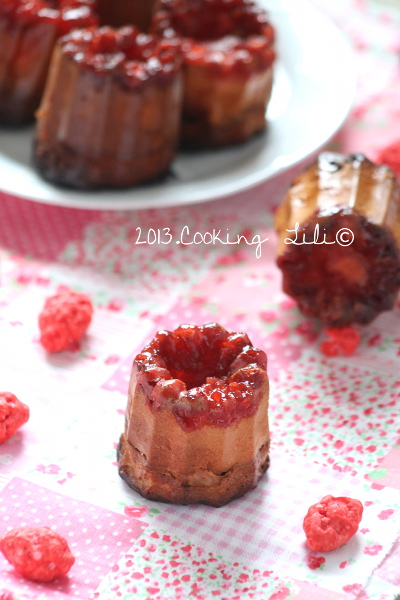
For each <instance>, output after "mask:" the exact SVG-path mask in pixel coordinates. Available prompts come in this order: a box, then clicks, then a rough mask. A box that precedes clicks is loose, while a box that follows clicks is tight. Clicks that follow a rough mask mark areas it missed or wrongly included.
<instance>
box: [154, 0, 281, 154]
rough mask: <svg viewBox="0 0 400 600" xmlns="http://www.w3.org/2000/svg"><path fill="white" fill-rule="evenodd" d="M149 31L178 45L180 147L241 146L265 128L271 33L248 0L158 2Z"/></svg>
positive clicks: (259, 11)
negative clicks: (180, 64)
mask: <svg viewBox="0 0 400 600" xmlns="http://www.w3.org/2000/svg"><path fill="white" fill-rule="evenodd" d="M151 31H153V32H155V33H157V34H159V35H163V36H164V37H166V38H171V39H173V38H174V37H175V36H177V37H179V38H181V39H183V47H184V84H185V97H184V104H183V122H182V142H183V145H184V146H186V147H193V148H201V147H203V148H207V147H218V146H226V145H229V144H236V143H240V142H243V141H245V140H247V139H248V138H250V137H251V136H252V135H254V134H255V133H258V132H260V131H262V130H263V129H264V128H265V125H266V117H265V114H266V109H267V105H268V102H269V100H270V97H271V91H272V80H273V73H272V64H273V62H274V59H275V52H274V48H273V43H274V30H273V28H272V26H271V25H270V23H269V22H268V19H267V15H266V13H265V12H264V11H263V10H262V9H261V8H260V7H258V6H257V5H256V4H255V3H254V2H252V1H251V0H162V1H161V3H160V8H159V10H158V11H157V12H156V14H155V17H154V19H153V22H152V26H151Z"/></svg>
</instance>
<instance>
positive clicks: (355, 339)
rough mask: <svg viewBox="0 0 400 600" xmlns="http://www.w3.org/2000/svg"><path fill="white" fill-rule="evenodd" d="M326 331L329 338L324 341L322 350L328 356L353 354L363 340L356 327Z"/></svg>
mask: <svg viewBox="0 0 400 600" xmlns="http://www.w3.org/2000/svg"><path fill="white" fill-rule="evenodd" d="M325 333H326V335H327V336H328V338H329V340H326V341H325V342H322V344H321V352H322V353H323V354H325V355H326V356H339V355H342V354H344V355H345V356H351V355H352V354H354V352H355V351H356V350H357V348H358V346H359V345H360V342H361V335H360V332H359V331H358V330H357V329H355V328H354V327H350V326H349V327H339V328H337V329H325Z"/></svg>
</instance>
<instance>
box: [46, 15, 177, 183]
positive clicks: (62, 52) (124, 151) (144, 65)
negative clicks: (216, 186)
mask: <svg viewBox="0 0 400 600" xmlns="http://www.w3.org/2000/svg"><path fill="white" fill-rule="evenodd" d="M180 67H181V51H180V46H179V44H177V43H175V42H174V41H169V40H156V39H154V38H153V37H152V36H147V35H145V34H143V33H140V32H139V30H138V29H136V28H134V27H123V28H121V29H119V30H115V29H112V28H110V27H102V28H101V29H95V28H92V29H86V30H81V31H75V32H73V33H71V34H70V35H68V36H66V37H64V38H62V39H61V40H60V41H59V42H58V44H57V46H56V49H55V52H54V55H53V60H52V63H51V68H50V74H49V78H48V82H47V85H46V89H45V93H44V96H43V100H42V103H41V106H40V108H39V110H38V112H37V119H38V122H37V127H36V135H35V142H34V162H35V165H36V167H37V169H38V170H39V172H40V173H41V174H42V175H43V177H44V178H46V179H48V180H49V181H52V182H55V183H59V184H63V185H66V186H71V187H76V188H101V187H105V188H113V187H115V188H117V187H126V186H130V185H134V184H137V183H141V182H145V181H149V180H152V179H156V178H158V177H160V176H162V175H164V174H165V173H166V172H167V171H168V168H169V165H170V163H171V161H172V160H173V158H174V156H175V153H176V149H177V145H178V135H179V120H180V111H181V103H182V79H181V72H180Z"/></svg>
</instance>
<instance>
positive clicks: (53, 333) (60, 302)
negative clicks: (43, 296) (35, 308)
mask: <svg viewBox="0 0 400 600" xmlns="http://www.w3.org/2000/svg"><path fill="white" fill-rule="evenodd" d="M92 315H93V306H92V303H91V301H90V299H89V298H88V296H86V295H85V294H81V293H78V292H72V291H70V290H68V289H66V290H62V291H60V292H59V293H58V294H55V295H54V296H51V297H50V298H47V300H46V302H45V305H44V307H43V310H42V312H41V313H40V315H39V328H40V332H41V337H40V343H41V344H42V346H44V348H45V349H46V350H47V351H48V352H61V351H62V350H68V348H70V347H71V346H72V345H73V344H74V343H76V342H79V340H80V339H82V337H83V336H84V335H85V333H86V330H87V328H88V327H89V325H90V322H91V320H92Z"/></svg>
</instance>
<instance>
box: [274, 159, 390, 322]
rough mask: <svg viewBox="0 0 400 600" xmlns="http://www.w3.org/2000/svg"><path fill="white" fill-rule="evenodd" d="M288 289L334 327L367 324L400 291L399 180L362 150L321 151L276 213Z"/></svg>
mask: <svg viewBox="0 0 400 600" xmlns="http://www.w3.org/2000/svg"><path fill="white" fill-rule="evenodd" d="M276 228H277V231H278V235H279V247H278V266H279V268H280V269H281V270H282V275H283V290H284V291H285V292H286V293H287V294H288V295H289V296H292V297H293V298H294V299H295V300H296V301H297V303H298V306H299V308H300V310H301V311H302V312H303V313H304V314H305V315H306V316H308V317H316V318H318V319H320V320H321V321H322V322H323V323H324V324H325V325H327V326H329V327H343V326H346V325H351V324H353V323H359V324H362V325H366V324H368V323H370V322H371V321H372V320H373V319H375V318H376V317H377V316H378V315H379V314H380V313H381V312H382V311H386V310H390V309H391V308H393V306H394V305H395V302H396V299H397V295H398V293H399V291H400V186H399V183H398V181H397V178H396V175H395V174H394V173H393V171H391V170H390V169H389V168H388V167H386V166H383V165H376V164H374V163H372V162H371V161H369V160H368V159H367V158H365V156H363V155H362V154H353V155H349V156H345V155H342V154H335V153H330V152H325V153H322V154H321V155H320V157H319V159H318V161H317V162H316V163H315V164H313V165H312V166H311V167H309V168H308V169H307V170H306V171H305V172H304V173H303V174H302V175H300V176H299V177H298V178H297V179H296V180H295V181H294V183H293V185H292V187H291V188H290V190H289V192H288V194H287V196H286V198H285V200H284V202H283V204H282V206H281V207H280V208H279V210H278V212H277V215H276Z"/></svg>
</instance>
